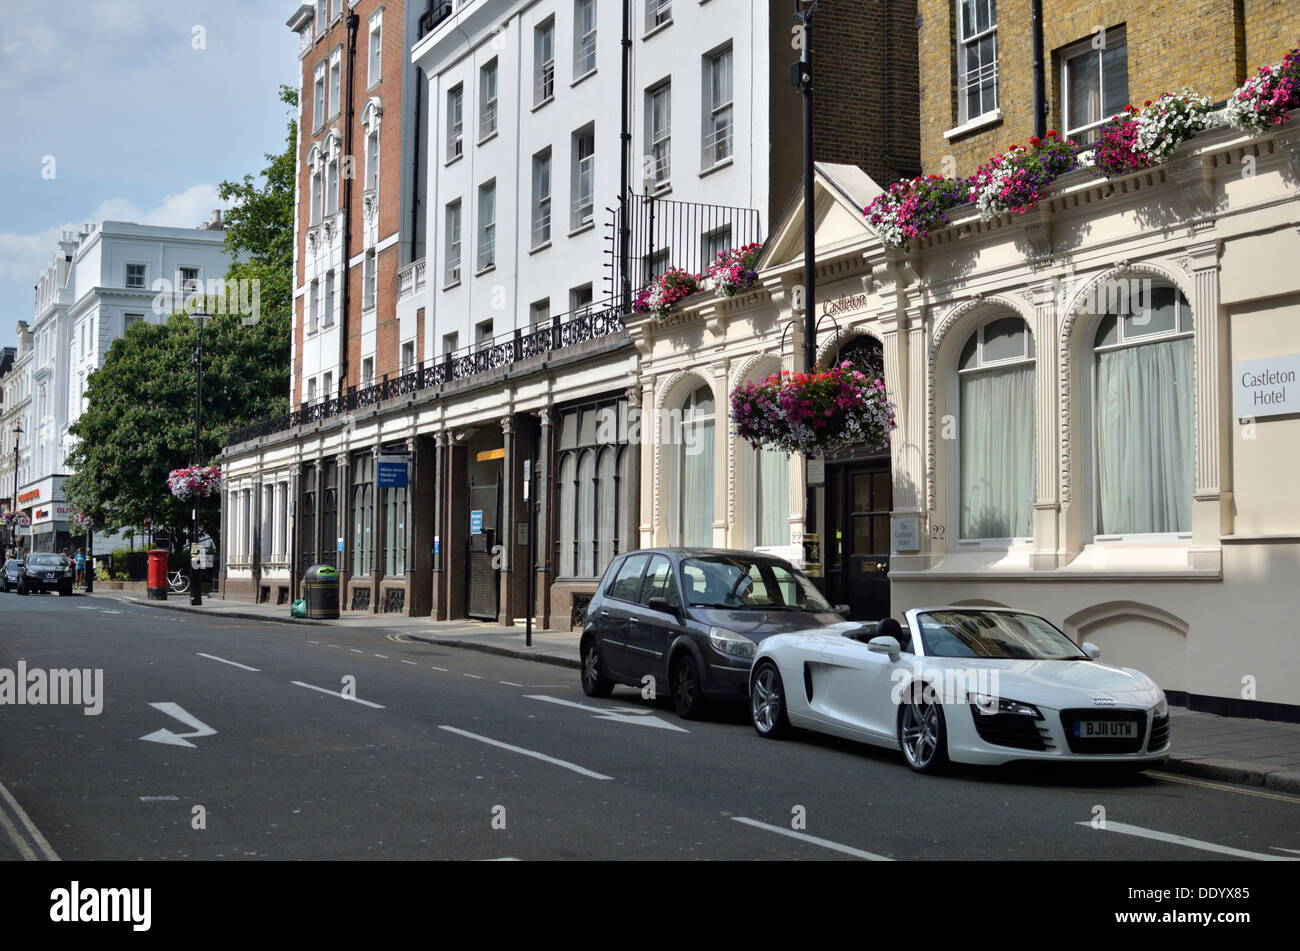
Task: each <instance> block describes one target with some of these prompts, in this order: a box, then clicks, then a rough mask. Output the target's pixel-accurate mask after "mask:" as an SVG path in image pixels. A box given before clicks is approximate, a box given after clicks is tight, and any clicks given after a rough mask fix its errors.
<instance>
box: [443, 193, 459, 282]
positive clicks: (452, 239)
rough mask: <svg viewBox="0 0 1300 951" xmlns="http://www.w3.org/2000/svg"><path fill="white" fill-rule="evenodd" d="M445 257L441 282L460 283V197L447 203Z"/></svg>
mask: <svg viewBox="0 0 1300 951" xmlns="http://www.w3.org/2000/svg"><path fill="white" fill-rule="evenodd" d="M446 240H447V257H446V261H444V262H443V283H444V284H445V285H447V286H451V285H452V284H459V283H460V199H459V198H458V199H456V200H455V201H453V202H451V203H450V204H448V205H447V225H446Z"/></svg>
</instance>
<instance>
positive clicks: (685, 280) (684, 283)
mask: <svg viewBox="0 0 1300 951" xmlns="http://www.w3.org/2000/svg"><path fill="white" fill-rule="evenodd" d="M701 290H703V288H702V287H701V286H700V278H699V275H697V274H692V273H690V272H689V271H686V270H683V269H682V268H676V267H670V268H668V270H666V271H664V273H662V274H660V275H659V276H658V277H656V278H655V279H654V280H652V281H651V282H650V283H649V284H647V285H646V286H645V287H643V288H641V290H639V291H638V292H637V295H636V299H635V300H634V301H633V302H632V311H633V312H634V313H637V314H653V315H654V318H655V320H657V321H660V322H663V321H665V320H667V319H668V318H669V316H670V315H671V314H672V312H673V308H674V307H676V306H677V304H678V303H679V302H681V301H683V300H685V299H686V298H688V297H690V296H691V295H692V294H698V293H699V292H700V291H701Z"/></svg>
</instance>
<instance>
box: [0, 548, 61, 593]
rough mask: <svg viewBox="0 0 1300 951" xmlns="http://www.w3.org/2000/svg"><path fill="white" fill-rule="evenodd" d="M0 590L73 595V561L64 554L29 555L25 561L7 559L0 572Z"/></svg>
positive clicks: (38, 553)
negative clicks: (55, 592) (54, 592)
mask: <svg viewBox="0 0 1300 951" xmlns="http://www.w3.org/2000/svg"><path fill="white" fill-rule="evenodd" d="M0 591H17V592H18V593H19V594H30V593H31V592H33V591H57V592H59V594H60V595H63V596H65V597H66V596H68V595H71V594H72V562H71V561H69V560H68V559H67V558H66V557H65V556H63V555H55V554H43V553H40V552H37V553H34V554H30V555H28V556H27V557H26V559H23V560H19V559H17V558H10V559H9V560H8V561H6V562H5V563H4V569H3V570H2V571H0Z"/></svg>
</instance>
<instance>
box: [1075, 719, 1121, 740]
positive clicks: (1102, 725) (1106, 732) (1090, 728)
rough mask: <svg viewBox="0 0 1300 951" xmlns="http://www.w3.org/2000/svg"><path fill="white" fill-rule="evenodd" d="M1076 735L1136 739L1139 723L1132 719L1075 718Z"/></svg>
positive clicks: (1092, 737)
mask: <svg viewBox="0 0 1300 951" xmlns="http://www.w3.org/2000/svg"><path fill="white" fill-rule="evenodd" d="M1074 735H1075V736H1076V737H1077V738H1079V739H1083V740H1101V739H1105V740H1135V739H1137V724H1136V723H1134V722H1133V721H1132V720H1075V721H1074Z"/></svg>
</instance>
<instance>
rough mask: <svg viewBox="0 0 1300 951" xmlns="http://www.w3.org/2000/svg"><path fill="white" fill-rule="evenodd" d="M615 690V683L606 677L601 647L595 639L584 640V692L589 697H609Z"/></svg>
mask: <svg viewBox="0 0 1300 951" xmlns="http://www.w3.org/2000/svg"><path fill="white" fill-rule="evenodd" d="M613 690H614V681H612V680H610V679H609V678H608V677H606V676H605V665H604V663H603V662H602V660H601V656H600V647H599V645H598V644H597V643H596V639H595V638H594V637H591V636H588V637H585V638H583V639H582V692H583V693H585V694H586V695H587V696H588V697H608V696H609V695H610V693H612V692H613Z"/></svg>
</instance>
